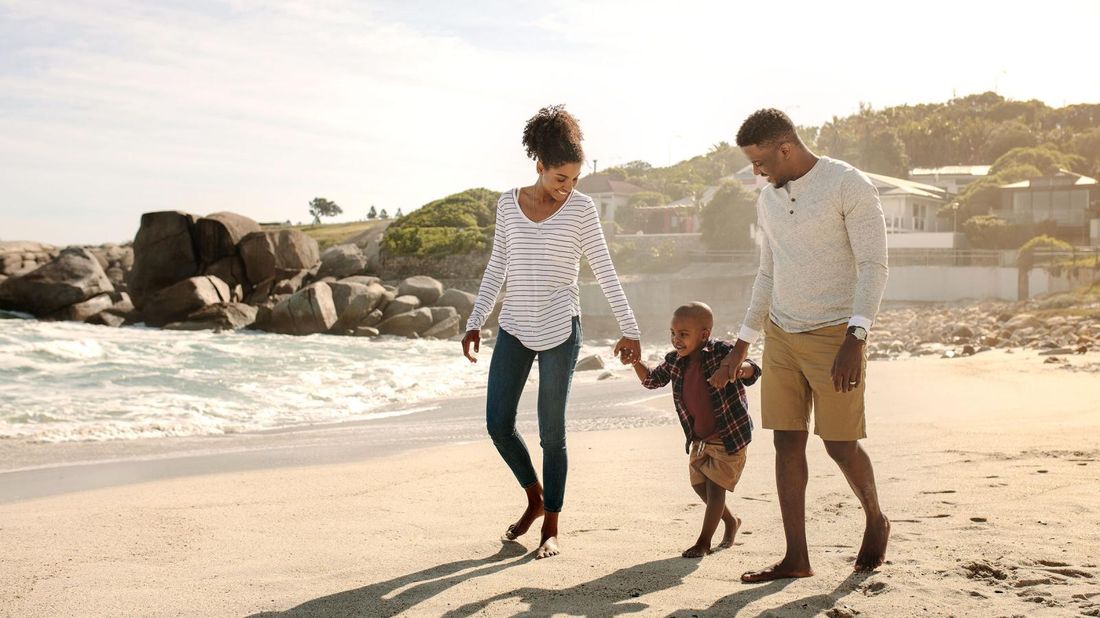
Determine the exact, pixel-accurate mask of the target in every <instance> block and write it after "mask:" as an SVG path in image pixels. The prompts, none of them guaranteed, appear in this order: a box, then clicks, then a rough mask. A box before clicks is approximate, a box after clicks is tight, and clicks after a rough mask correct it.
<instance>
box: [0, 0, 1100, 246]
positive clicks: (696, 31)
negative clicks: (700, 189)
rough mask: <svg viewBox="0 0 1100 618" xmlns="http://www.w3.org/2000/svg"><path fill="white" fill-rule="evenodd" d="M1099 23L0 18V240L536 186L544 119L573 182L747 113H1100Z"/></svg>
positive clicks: (772, 17) (794, 6) (405, 7)
mask: <svg viewBox="0 0 1100 618" xmlns="http://www.w3.org/2000/svg"><path fill="white" fill-rule="evenodd" d="M1097 23H1100V2H1096V1H1094V0H1078V1H1067V0H1047V1H1045V2H1042V3H1038V2H1002V3H997V4H990V3H985V2H981V3H979V2H970V3H968V2H958V1H950V2H942V1H940V0H925V1H924V2H920V3H908V4H906V5H902V4H901V3H885V2H872V1H851V2H844V1H833V2H821V1H820V0H819V1H815V2H802V1H795V0H788V1H787V2H783V3H745V2H729V1H720V2H695V1H692V0H679V1H677V2H648V1H645V0H640V1H635V2H604V1H602V0H583V1H581V0H539V1H538V2H528V1H526V0H513V1H507V0H501V1H496V0H490V1H477V0H472V1H467V2H454V1H448V2H424V1H417V0H405V1H400V0H380V1H360V2H350V1H343V0H333V1H307V0H298V1H279V0H272V1H264V2H260V1H253V0H228V1H218V0H179V1H174V2H155V1H134V2H131V1H126V0H104V1H70V0H48V1H43V0H0V240H37V241H43V242H48V243H53V244H57V245H65V244H98V243H103V242H124V241H127V240H130V239H132V238H133V236H134V233H135V232H136V231H137V226H138V222H139V218H140V215H141V213H143V212H149V211H156V210H182V211H187V212H192V213H196V214H200V215H202V214H208V213H211V212H218V211H224V210H230V211H234V212H239V213H242V214H245V215H247V216H250V217H252V218H254V219H256V220H258V221H261V222H268V221H285V220H290V221H292V222H298V221H308V220H309V218H310V217H309V215H308V212H307V211H308V202H309V201H310V200H311V199H312V198H314V197H318V196H320V197H325V198H328V199H330V200H333V201H335V202H336V203H337V204H339V205H340V206H341V207H342V208H343V209H344V213H345V214H344V215H343V216H341V217H338V218H337V219H335V220H338V221H339V220H355V219H361V218H363V217H364V216H365V215H366V213H367V211H368V210H369V209H370V207H371V206H372V205H373V206H376V207H377V208H378V209H382V208H385V209H387V211H388V212H389V213H391V214H392V213H394V212H396V211H397V209H398V208H401V209H402V210H404V211H405V212H408V211H410V210H412V209H414V208H416V207H418V206H419V205H421V204H424V203H426V202H429V201H431V200H433V199H436V198H439V197H442V196H445V195H448V194H450V193H455V192H458V191H461V190H463V189H466V188H470V187H479V186H483V187H488V188H491V189H494V190H505V189H508V188H510V187H514V186H519V185H524V184H530V183H531V182H532V181H533V180H534V174H535V172H534V163H533V162H531V161H530V160H528V159H526V158H525V153H524V151H523V147H522V145H521V142H520V139H521V136H522V130H523V125H524V122H525V121H526V119H527V118H528V117H530V116H531V115H533V114H534V113H535V112H536V111H537V110H538V109H539V108H540V107H542V106H545V105H548V104H555V103H565V104H566V105H567V108H568V109H569V110H570V111H571V112H573V113H574V114H575V115H576V116H577V117H578V118H579V119H580V121H581V125H582V128H583V130H584V134H585V149H586V152H587V155H588V159H589V168H588V170H589V171H590V170H591V169H592V167H591V166H592V165H593V164H594V165H596V166H598V168H599V169H604V168H606V167H608V166H611V165H616V164H621V163H625V162H627V161H632V160H643V161H647V162H649V163H651V164H653V165H668V164H669V163H670V162H675V161H678V160H682V159H685V158H690V157H692V156H694V155H697V154H703V153H705V152H706V151H707V150H708V149H709V148H710V146H711V145H713V144H716V143H718V142H721V141H728V142H731V143H732V142H733V136H734V134H735V133H736V131H737V127H738V126H739V125H740V123H741V121H742V120H743V119H744V118H745V116H746V115H748V114H749V113H751V112H752V111H753V110H755V109H758V108H761V107H779V108H781V109H784V110H786V111H787V112H788V113H789V114H790V115H791V116H792V118H793V119H794V120H795V122H797V123H798V124H805V125H819V124H821V123H823V122H825V121H827V120H829V119H830V118H832V117H833V116H844V115H847V114H850V113H852V112H854V111H856V110H857V109H858V108H859V105H860V103H867V104H870V105H872V106H873V107H875V108H882V107H885V106H889V105H898V104H907V103H909V104H913V103H929V102H939V101H945V100H947V99H949V98H951V97H952V96H955V95H957V96H963V95H966V94H972V93H979V92H985V91H989V90H995V91H997V92H999V93H1000V94H1002V95H1004V96H1006V97H1009V98H1013V99H1033V98H1034V99H1040V100H1042V101H1044V102H1046V103H1047V104H1049V105H1052V106H1062V105H1066V104H1072V103H1083V102H1091V103H1096V102H1100V79H1097V78H1096V75H1095V68H1096V65H1095V61H1094V59H1095V57H1096V53H1097V52H1096V49H1095V46H1094V44H1093V43H1092V41H1093V40H1094V38H1095V24H1097Z"/></svg>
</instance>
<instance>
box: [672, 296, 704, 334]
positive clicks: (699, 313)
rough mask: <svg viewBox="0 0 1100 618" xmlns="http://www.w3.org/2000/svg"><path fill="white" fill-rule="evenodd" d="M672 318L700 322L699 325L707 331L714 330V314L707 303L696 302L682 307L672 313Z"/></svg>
mask: <svg viewBox="0 0 1100 618" xmlns="http://www.w3.org/2000/svg"><path fill="white" fill-rule="evenodd" d="M672 317H674V318H688V319H691V320H698V321H699V324H700V325H701V326H702V327H703V328H705V329H707V330H711V329H713V328H714V312H713V311H711V310H710V306H708V305H707V304H706V303H701V302H698V301H695V302H690V303H688V304H686V305H680V306H679V307H677V308H676V311H674V312H673V313H672Z"/></svg>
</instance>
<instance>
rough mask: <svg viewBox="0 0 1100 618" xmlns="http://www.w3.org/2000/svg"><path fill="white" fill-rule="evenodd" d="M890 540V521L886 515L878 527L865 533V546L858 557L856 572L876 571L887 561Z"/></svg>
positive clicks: (869, 528) (862, 546) (872, 527)
mask: <svg viewBox="0 0 1100 618" xmlns="http://www.w3.org/2000/svg"><path fill="white" fill-rule="evenodd" d="M889 540H890V520H889V519H887V518H886V516H885V515H883V516H882V520H881V521H880V522H879V524H878V525H877V526H867V529H866V530H864V531H863V544H862V545H861V546H860V548H859V554H857V555H856V566H855V570H856V571H874V570H875V569H877V568H879V567H880V566H882V563H883V562H884V561H885V560H886V544H887V542H889Z"/></svg>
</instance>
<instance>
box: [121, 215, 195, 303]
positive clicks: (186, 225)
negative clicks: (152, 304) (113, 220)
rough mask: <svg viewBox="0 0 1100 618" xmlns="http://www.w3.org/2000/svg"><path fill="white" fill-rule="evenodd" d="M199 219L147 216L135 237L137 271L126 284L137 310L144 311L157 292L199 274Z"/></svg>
mask: <svg viewBox="0 0 1100 618" xmlns="http://www.w3.org/2000/svg"><path fill="white" fill-rule="evenodd" d="M194 229H195V216H194V215H189V214H187V213H184V212H175V211H165V212H147V213H145V214H143V215H141V226H140V227H139V228H138V232H137V236H135V237H134V267H133V269H132V270H131V271H130V275H129V277H128V278H127V280H126V283H127V287H128V289H129V291H130V296H131V297H132V298H133V300H134V306H135V307H137V308H138V309H144V307H145V303H146V301H147V300H148V299H150V298H151V297H152V296H153V295H154V294H156V293H157V291H159V290H162V289H164V288H166V287H168V286H170V285H172V284H174V283H178V282H179V281H183V280H184V279H187V278H188V277H193V276H195V275H197V274H198V273H199V261H198V253H197V249H196V247H195V240H194Z"/></svg>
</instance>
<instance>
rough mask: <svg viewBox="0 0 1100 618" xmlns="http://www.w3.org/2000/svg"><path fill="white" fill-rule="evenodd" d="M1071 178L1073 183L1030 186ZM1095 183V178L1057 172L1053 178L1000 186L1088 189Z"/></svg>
mask: <svg viewBox="0 0 1100 618" xmlns="http://www.w3.org/2000/svg"><path fill="white" fill-rule="evenodd" d="M1067 177H1068V178H1071V179H1073V182H1071V183H1069V184H1057V185H1054V184H1049V183H1048V184H1037V185H1035V184H1032V183H1033V182H1034V181H1036V180H1049V179H1053V178H1067ZM1096 184H1100V183H1097V181H1096V179H1095V178H1089V177H1088V176H1082V175H1081V174H1074V173H1073V172H1071V171H1069V170H1058V173H1057V174H1055V175H1053V176H1040V177H1039V178H1028V179H1027V180H1021V181H1020V182H1013V183H1010V184H1007V185H1001V188H1002V189H1030V188H1032V187H1035V188H1042V187H1052V186H1054V187H1089V186H1093V185H1096Z"/></svg>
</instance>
